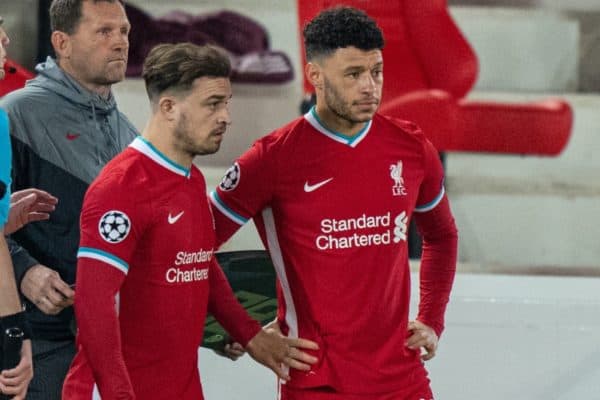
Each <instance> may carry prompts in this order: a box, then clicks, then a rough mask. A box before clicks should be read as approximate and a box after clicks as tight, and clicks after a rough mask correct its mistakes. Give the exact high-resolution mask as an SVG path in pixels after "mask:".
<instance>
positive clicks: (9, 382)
mask: <svg viewBox="0 0 600 400" xmlns="http://www.w3.org/2000/svg"><path fill="white" fill-rule="evenodd" d="M32 378H33V363H32V357H31V340H25V341H24V342H23V348H22V350H21V362H19V365H17V366H16V367H15V368H13V369H8V370H4V371H2V374H0V393H3V394H7V395H9V396H14V397H11V398H12V399H13V400H15V399H16V400H23V399H25V395H26V394H27V387H28V386H29V382H30V381H31V379H32Z"/></svg>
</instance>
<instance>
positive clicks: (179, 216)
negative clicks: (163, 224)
mask: <svg viewBox="0 0 600 400" xmlns="http://www.w3.org/2000/svg"><path fill="white" fill-rule="evenodd" d="M183 213H184V211H182V212H180V213H179V214H177V215H176V216H174V217H172V216H171V213H169V218H168V219H169V223H170V224H171V225H173V224H174V223H175V222H177V220H178V219H179V218H181V216H182V215H183Z"/></svg>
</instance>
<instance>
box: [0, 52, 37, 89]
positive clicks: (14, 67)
mask: <svg viewBox="0 0 600 400" xmlns="http://www.w3.org/2000/svg"><path fill="white" fill-rule="evenodd" d="M4 70H5V71H6V75H5V76H4V79H3V80H0V97H2V96H4V95H5V94H7V93H10V92H12V91H13V90H17V89H21V88H22V87H23V86H25V82H26V81H27V80H28V79H31V78H33V77H34V76H35V74H34V73H32V72H31V71H29V70H28V69H26V68H24V67H22V66H21V65H19V64H17V63H15V62H14V61H12V60H10V59H7V60H6V63H5V64H4Z"/></svg>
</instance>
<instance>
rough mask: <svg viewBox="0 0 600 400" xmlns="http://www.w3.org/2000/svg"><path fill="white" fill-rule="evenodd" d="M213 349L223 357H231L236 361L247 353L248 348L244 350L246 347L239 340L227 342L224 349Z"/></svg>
mask: <svg viewBox="0 0 600 400" xmlns="http://www.w3.org/2000/svg"><path fill="white" fill-rule="evenodd" d="M213 351H214V352H215V353H217V354H218V355H220V356H221V357H226V358H229V359H230V360H232V361H236V360H237V359H238V358H240V357H241V356H243V355H244V354H246V350H244V347H243V346H242V345H241V344H239V343H238V342H229V343H226V344H225V346H224V347H223V349H214V350H213Z"/></svg>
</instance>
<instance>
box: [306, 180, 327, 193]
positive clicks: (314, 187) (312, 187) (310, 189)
mask: <svg viewBox="0 0 600 400" xmlns="http://www.w3.org/2000/svg"><path fill="white" fill-rule="evenodd" d="M332 179H333V178H329V179H325V180H324V181H321V182H319V183H315V184H314V185H309V184H308V182H305V183H304V191H305V192H306V193H310V192H314V191H315V190H317V189H318V188H320V187H321V186H324V185H327V184H328V183H329V182H330V181H331V180H332Z"/></svg>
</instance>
